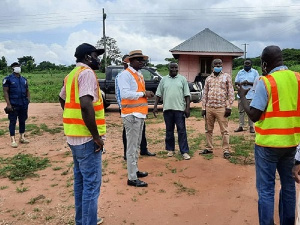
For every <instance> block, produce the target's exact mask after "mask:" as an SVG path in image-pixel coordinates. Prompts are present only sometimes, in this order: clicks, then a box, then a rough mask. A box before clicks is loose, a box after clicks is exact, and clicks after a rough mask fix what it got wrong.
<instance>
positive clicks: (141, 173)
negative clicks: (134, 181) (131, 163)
mask: <svg viewBox="0 0 300 225" xmlns="http://www.w3.org/2000/svg"><path fill="white" fill-rule="evenodd" d="M136 175H137V177H138V178H140V177H146V176H148V172H140V171H137V172H136Z"/></svg>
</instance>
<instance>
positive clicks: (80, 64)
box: [76, 62, 92, 70]
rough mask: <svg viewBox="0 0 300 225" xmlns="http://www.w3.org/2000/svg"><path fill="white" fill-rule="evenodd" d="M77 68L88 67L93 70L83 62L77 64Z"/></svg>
mask: <svg viewBox="0 0 300 225" xmlns="http://www.w3.org/2000/svg"><path fill="white" fill-rule="evenodd" d="M76 66H83V67H86V68H89V69H91V70H92V68H91V67H89V66H88V65H86V64H85V63H82V62H78V63H76Z"/></svg>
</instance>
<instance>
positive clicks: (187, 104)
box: [184, 95, 191, 118]
mask: <svg viewBox="0 0 300 225" xmlns="http://www.w3.org/2000/svg"><path fill="white" fill-rule="evenodd" d="M184 98H185V102H186V104H185V110H184V115H185V117H186V118H189V117H190V102H191V99H190V96H189V95H188V96H185V97H184Z"/></svg>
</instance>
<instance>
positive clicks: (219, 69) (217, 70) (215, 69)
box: [214, 66, 223, 73]
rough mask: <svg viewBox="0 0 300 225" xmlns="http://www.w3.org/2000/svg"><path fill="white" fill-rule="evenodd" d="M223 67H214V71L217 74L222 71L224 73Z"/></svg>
mask: <svg viewBox="0 0 300 225" xmlns="http://www.w3.org/2000/svg"><path fill="white" fill-rule="evenodd" d="M222 69H223V68H222V67H216V66H215V67H214V71H215V72H216V73H220V72H221V71H222Z"/></svg>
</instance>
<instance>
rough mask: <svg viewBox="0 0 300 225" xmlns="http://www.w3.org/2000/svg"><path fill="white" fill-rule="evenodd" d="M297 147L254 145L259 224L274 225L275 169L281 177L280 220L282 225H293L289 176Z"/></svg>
mask: <svg viewBox="0 0 300 225" xmlns="http://www.w3.org/2000/svg"><path fill="white" fill-rule="evenodd" d="M295 153H296V147H292V148H268V147H261V146H258V145H255V168H256V188H257V192H258V214H259V224H260V225H274V194H275V178H276V177H275V176H276V169H277V171H278V173H279V176H280V182H281V190H280V193H279V217H280V224H281V225H294V223H295V206H296V190H295V181H294V179H293V177H292V168H293V165H294V156H295Z"/></svg>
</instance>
